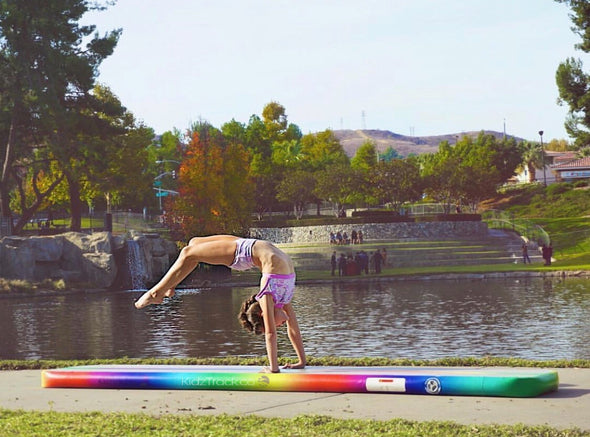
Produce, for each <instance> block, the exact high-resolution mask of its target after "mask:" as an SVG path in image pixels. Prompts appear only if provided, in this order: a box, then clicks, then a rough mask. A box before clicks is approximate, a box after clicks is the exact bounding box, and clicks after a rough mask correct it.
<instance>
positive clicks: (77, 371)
mask: <svg viewBox="0 0 590 437" xmlns="http://www.w3.org/2000/svg"><path fill="white" fill-rule="evenodd" d="M259 372H260V367H256V366H169V365H103V366H79V367H67V368H63V369H53V370H43V372H42V384H41V385H42V387H46V388H110V389H150V390H154V389H167V390H258V391H304V392H337V393H377V392H378V393H407V394H431V395H447V396H504V397H533V396H539V395H541V394H544V393H549V392H552V391H555V390H557V387H558V385H559V378H558V375H557V372H556V371H554V370H542V369H523V368H494V367H489V368H451V367H448V368H447V367H314V366H308V367H306V368H305V369H301V370H281V373H272V374H268V373H259Z"/></svg>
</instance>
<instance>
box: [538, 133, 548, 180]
mask: <svg viewBox="0 0 590 437" xmlns="http://www.w3.org/2000/svg"><path fill="white" fill-rule="evenodd" d="M539 136H540V137H541V151H542V152H543V185H545V186H547V172H546V170H545V147H544V146H543V131H542V130H540V131H539Z"/></svg>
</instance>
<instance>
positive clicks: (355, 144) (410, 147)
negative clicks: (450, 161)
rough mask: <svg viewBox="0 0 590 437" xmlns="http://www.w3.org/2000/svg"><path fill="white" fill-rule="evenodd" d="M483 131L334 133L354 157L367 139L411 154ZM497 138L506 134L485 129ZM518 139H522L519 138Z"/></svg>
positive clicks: (379, 148)
mask: <svg viewBox="0 0 590 437" xmlns="http://www.w3.org/2000/svg"><path fill="white" fill-rule="evenodd" d="M480 132H481V131H472V132H460V133H455V134H447V135H435V136H428V137H412V136H406V135H400V134H396V133H394V132H390V131H387V130H335V131H334V135H335V136H336V138H338V140H339V141H340V144H342V147H343V148H344V151H345V152H346V154H347V155H348V156H349V157H353V156H354V154H355V153H356V150H357V149H358V148H359V147H360V146H361V145H362V144H363V143H364V142H366V141H373V142H374V143H375V145H376V147H377V151H378V152H384V151H385V150H386V149H387V148H388V147H389V146H391V147H392V148H393V149H395V150H397V152H398V153H399V154H400V155H402V156H408V155H410V154H412V153H413V154H415V155H420V154H422V153H434V152H436V151H437V150H438V145H439V144H440V143H441V142H442V141H445V140H446V141H448V142H449V143H450V144H455V143H456V142H457V140H458V139H460V138H462V137H464V136H470V137H477V136H478V135H479V134H480ZM484 132H485V133H486V134H492V135H494V136H495V137H497V138H502V137H503V136H504V134H503V133H501V132H495V131H484ZM518 140H520V139H519V138H518Z"/></svg>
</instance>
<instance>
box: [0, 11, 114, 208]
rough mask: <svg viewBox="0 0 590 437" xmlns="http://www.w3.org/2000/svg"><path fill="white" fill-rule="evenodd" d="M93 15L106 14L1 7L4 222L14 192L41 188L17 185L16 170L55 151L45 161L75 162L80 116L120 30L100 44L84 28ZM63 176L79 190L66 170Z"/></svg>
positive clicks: (0, 151)
mask: <svg viewBox="0 0 590 437" xmlns="http://www.w3.org/2000/svg"><path fill="white" fill-rule="evenodd" d="M92 9H104V6H102V5H101V2H100V1H96V2H91V1H89V0H61V1H59V2H48V1H43V0H30V1H26V2H24V1H18V0H4V1H2V2H0V59H1V61H2V62H1V65H0V72H1V73H2V77H3V79H2V84H3V87H2V89H1V90H0V113H2V120H1V121H0V138H1V140H2V146H0V155H1V156H0V159H2V166H1V170H0V171H1V172H2V173H1V174H0V207H1V209H2V215H3V216H5V217H6V216H10V214H11V212H10V204H9V202H8V198H9V196H10V190H11V189H12V188H13V187H14V185H15V184H16V183H21V182H26V181H31V182H32V183H34V181H35V180H36V178H14V177H12V176H14V174H15V167H16V168H18V167H22V166H23V165H25V163H26V162H27V161H29V160H31V159H33V156H34V155H35V154H36V151H38V150H39V148H40V147H43V148H48V149H50V150H51V153H45V154H44V155H45V156H44V159H46V158H52V159H57V160H58V161H60V162H61V163H62V165H63V164H64V163H65V164H66V165H69V164H70V163H71V162H72V161H73V160H75V158H76V157H75V156H72V155H68V153H67V152H68V151H71V150H72V149H73V148H72V147H71V145H72V144H74V143H75V142H76V141H75V138H76V136H77V135H78V133H79V131H78V129H83V128H84V127H85V123H84V122H83V120H84V117H81V114H83V112H84V111H86V110H87V109H88V107H89V105H90V101H91V98H90V97H89V94H90V91H91V90H92V88H93V86H94V81H95V78H96V75H97V71H98V66H99V65H100V63H101V62H102V61H103V60H104V59H105V58H106V57H107V56H109V55H110V54H111V53H112V51H113V49H114V47H115V45H116V43H117V40H118V37H119V34H120V31H119V30H116V31H113V32H110V33H107V34H105V35H104V36H100V35H98V33H94V32H95V30H96V28H95V26H88V25H85V26H82V25H80V24H79V20H80V19H81V17H82V16H83V15H84V14H85V13H86V12H87V11H89V10H92ZM93 33H94V35H93ZM62 172H63V175H62V176H63V177H65V178H66V179H67V180H68V181H70V179H71V180H72V182H73V183H75V180H74V178H73V177H72V176H71V175H70V174H68V172H67V171H65V167H64V168H63V169H62ZM51 185H52V184H51ZM51 185H50V186H51ZM19 190H20V191H21V192H22V191H24V190H23V188H22V187H20V188H19ZM33 191H37V190H36V189H35V190H33ZM49 194H50V192H49V191H46V192H45V193H44V195H45V196H48V195H49ZM35 203H39V199H37V200H36V202H35ZM31 206H32V205H28V206H27V207H26V208H25V213H26V214H27V215H30V214H32V213H34V211H33V209H32V208H31ZM23 219H25V217H23Z"/></svg>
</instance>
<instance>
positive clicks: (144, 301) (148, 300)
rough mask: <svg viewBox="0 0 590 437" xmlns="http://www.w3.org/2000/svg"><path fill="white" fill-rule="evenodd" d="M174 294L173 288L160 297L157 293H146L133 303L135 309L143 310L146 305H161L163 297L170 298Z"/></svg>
mask: <svg viewBox="0 0 590 437" xmlns="http://www.w3.org/2000/svg"><path fill="white" fill-rule="evenodd" d="M174 294H175V292H174V289H173V288H170V289H168V290H166V291H165V292H164V294H163V295H162V296H158V293H154V292H152V291H146V292H145V293H144V294H143V295H142V296H141V297H140V298H139V299H137V301H136V302H135V308H137V309H138V310H139V309H141V308H145V307H146V306H148V305H152V304H161V303H162V302H164V297H172V296H174Z"/></svg>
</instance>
